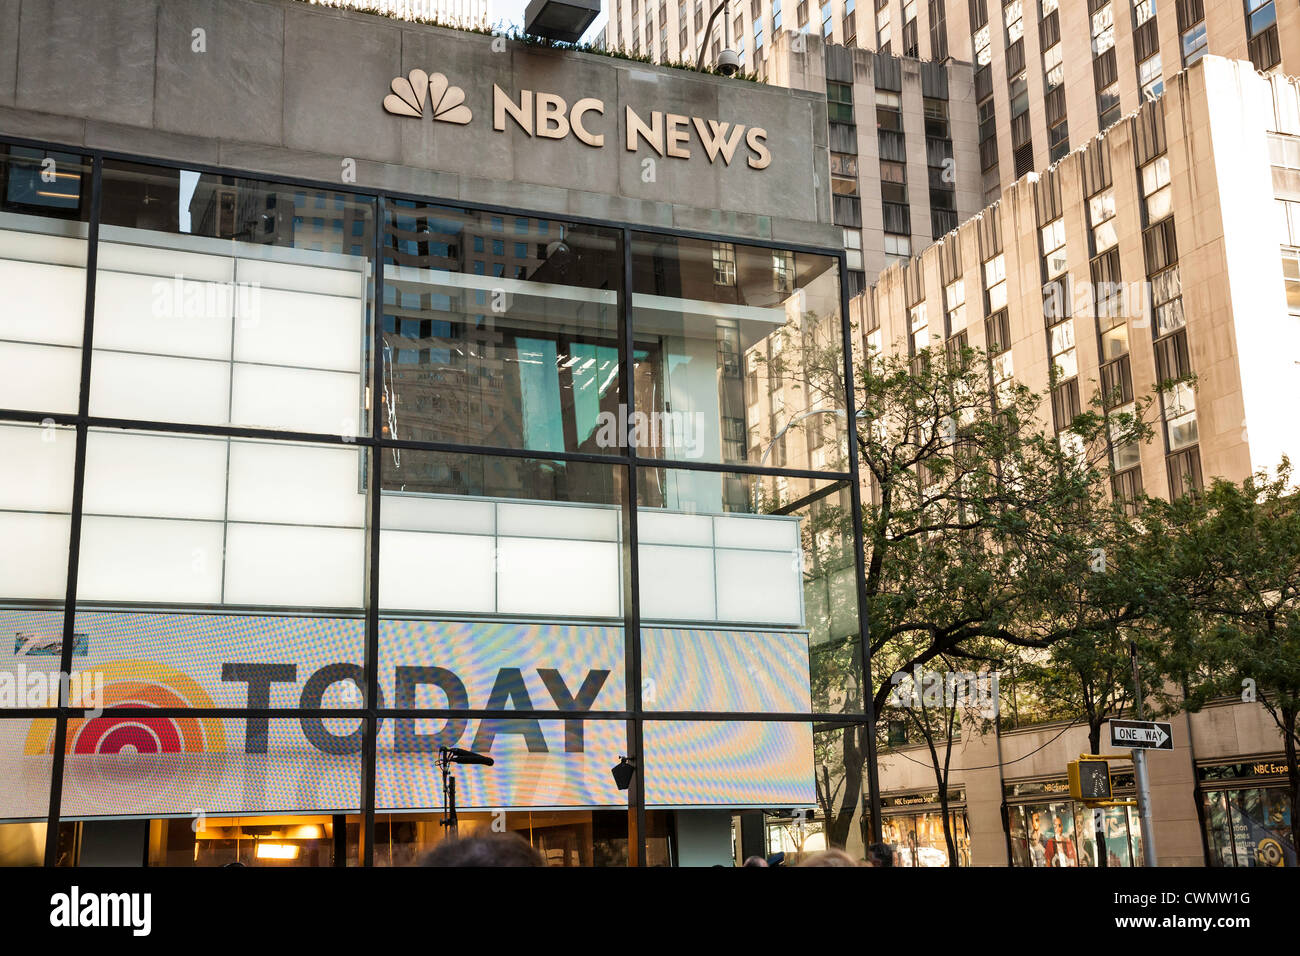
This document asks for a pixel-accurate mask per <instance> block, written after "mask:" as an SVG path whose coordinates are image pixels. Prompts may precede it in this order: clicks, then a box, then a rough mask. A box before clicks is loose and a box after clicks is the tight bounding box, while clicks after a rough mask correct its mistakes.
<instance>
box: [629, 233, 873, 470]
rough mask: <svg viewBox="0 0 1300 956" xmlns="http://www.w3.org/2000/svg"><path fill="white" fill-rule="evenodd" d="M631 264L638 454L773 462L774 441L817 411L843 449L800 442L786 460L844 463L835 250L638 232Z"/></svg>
mask: <svg viewBox="0 0 1300 956" xmlns="http://www.w3.org/2000/svg"><path fill="white" fill-rule="evenodd" d="M719 245H721V246H725V247H726V252H727V254H728V256H729V257H730V259H731V260H732V261H733V262H734V266H733V268H734V275H733V276H732V278H731V279H730V281H723V277H722V276H721V275H720V274H719V272H718V270H717V268H716V266H715V262H716V259H717V255H718V253H717V250H716V249H715V246H719ZM778 262H783V263H791V262H792V263H793V266H792V267H791V266H789V265H783V266H780V267H777V266H776V265H775V263H778ZM632 268H633V276H634V278H633V282H634V285H633V299H632V305H633V319H632V321H633V333H634V339H635V343H634V344H635V348H636V350H637V354H636V356H635V357H634V358H635V359H636V381H635V391H636V412H637V420H638V425H639V428H638V430H637V433H636V434H635V435H634V436H633V437H634V438H635V439H636V441H637V445H638V450H639V451H640V453H641V454H643V455H646V456H649V457H656V458H671V459H696V460H702V461H709V462H748V463H749V464H769V465H770V464H773V463H772V462H770V461H768V456H769V452H770V447H771V445H772V443H773V442H774V440H775V439H777V438H778V437H780V436H782V435H783V433H784V430H785V429H786V428H787V427H791V426H793V425H794V424H795V423H797V422H801V421H804V420H806V419H808V418H810V417H814V416H815V417H820V418H822V419H824V425H825V430H826V433H827V435H828V437H829V438H830V442H829V444H831V445H832V446H833V448H834V449H835V451H833V452H832V453H830V454H828V456H827V461H826V462H825V463H823V464H818V463H816V462H815V461H814V458H813V448H812V447H811V446H805V445H802V444H800V443H798V442H795V441H792V442H791V443H790V447H789V450H788V451H789V454H788V455H787V457H786V466H787V467H790V468H804V469H819V470H821V469H835V468H837V467H840V465H839V464H838V462H839V461H840V460H841V459H842V457H843V453H844V449H845V448H846V447H847V439H846V433H845V431H844V429H843V417H844V405H845V383H844V360H843V348H842V344H843V338H842V325H841V316H840V284H839V275H838V264H837V262H836V261H835V260H834V259H830V258H827V257H825V256H814V255H809V254H805V253H787V254H785V255H784V256H774V255H773V253H772V250H770V249H759V248H754V247H750V246H741V245H732V244H730V243H710V242H706V241H703V240H696V239H680V238H672V237H666V236H652V235H648V234H644V233H639V234H637V235H636V237H635V238H634V240H633V246H632Z"/></svg>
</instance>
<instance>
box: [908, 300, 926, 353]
mask: <svg viewBox="0 0 1300 956" xmlns="http://www.w3.org/2000/svg"><path fill="white" fill-rule="evenodd" d="M908 328H909V331H910V334H911V343H912V354H913V355H915V354H917V353H918V352H920V351H921V350H922V349H926V348H929V347H930V322H929V318H928V317H927V316H926V310H925V303H924V302H918V303H917V304H916V305H914V306H912V308H911V309H910V310H908Z"/></svg>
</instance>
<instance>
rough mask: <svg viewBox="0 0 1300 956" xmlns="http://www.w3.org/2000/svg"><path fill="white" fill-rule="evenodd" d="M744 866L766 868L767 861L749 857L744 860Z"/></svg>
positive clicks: (761, 858) (758, 857) (757, 857)
mask: <svg viewBox="0 0 1300 956" xmlns="http://www.w3.org/2000/svg"><path fill="white" fill-rule="evenodd" d="M745 866H767V860H765V859H763V857H761V856H751V857H748V858H746V860H745Z"/></svg>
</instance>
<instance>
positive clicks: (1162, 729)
mask: <svg viewBox="0 0 1300 956" xmlns="http://www.w3.org/2000/svg"><path fill="white" fill-rule="evenodd" d="M1110 745H1111V746H1112V747H1128V748H1130V749H1132V750H1173V749H1174V734H1173V725H1172V724H1168V723H1164V722H1163V721H1159V720H1112V721H1111V722H1110Z"/></svg>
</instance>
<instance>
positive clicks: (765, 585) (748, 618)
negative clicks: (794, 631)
mask: <svg viewBox="0 0 1300 956" xmlns="http://www.w3.org/2000/svg"><path fill="white" fill-rule="evenodd" d="M717 561H718V617H720V618H721V619H722V620H724V621H743V622H756V623H764V624H790V625H800V624H802V623H803V600H802V598H803V589H802V588H801V586H800V584H801V575H800V573H799V554H798V553H797V552H794V553H787V554H782V553H780V552H775V551H774V552H760V551H723V550H719V551H718V553H717Z"/></svg>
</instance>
